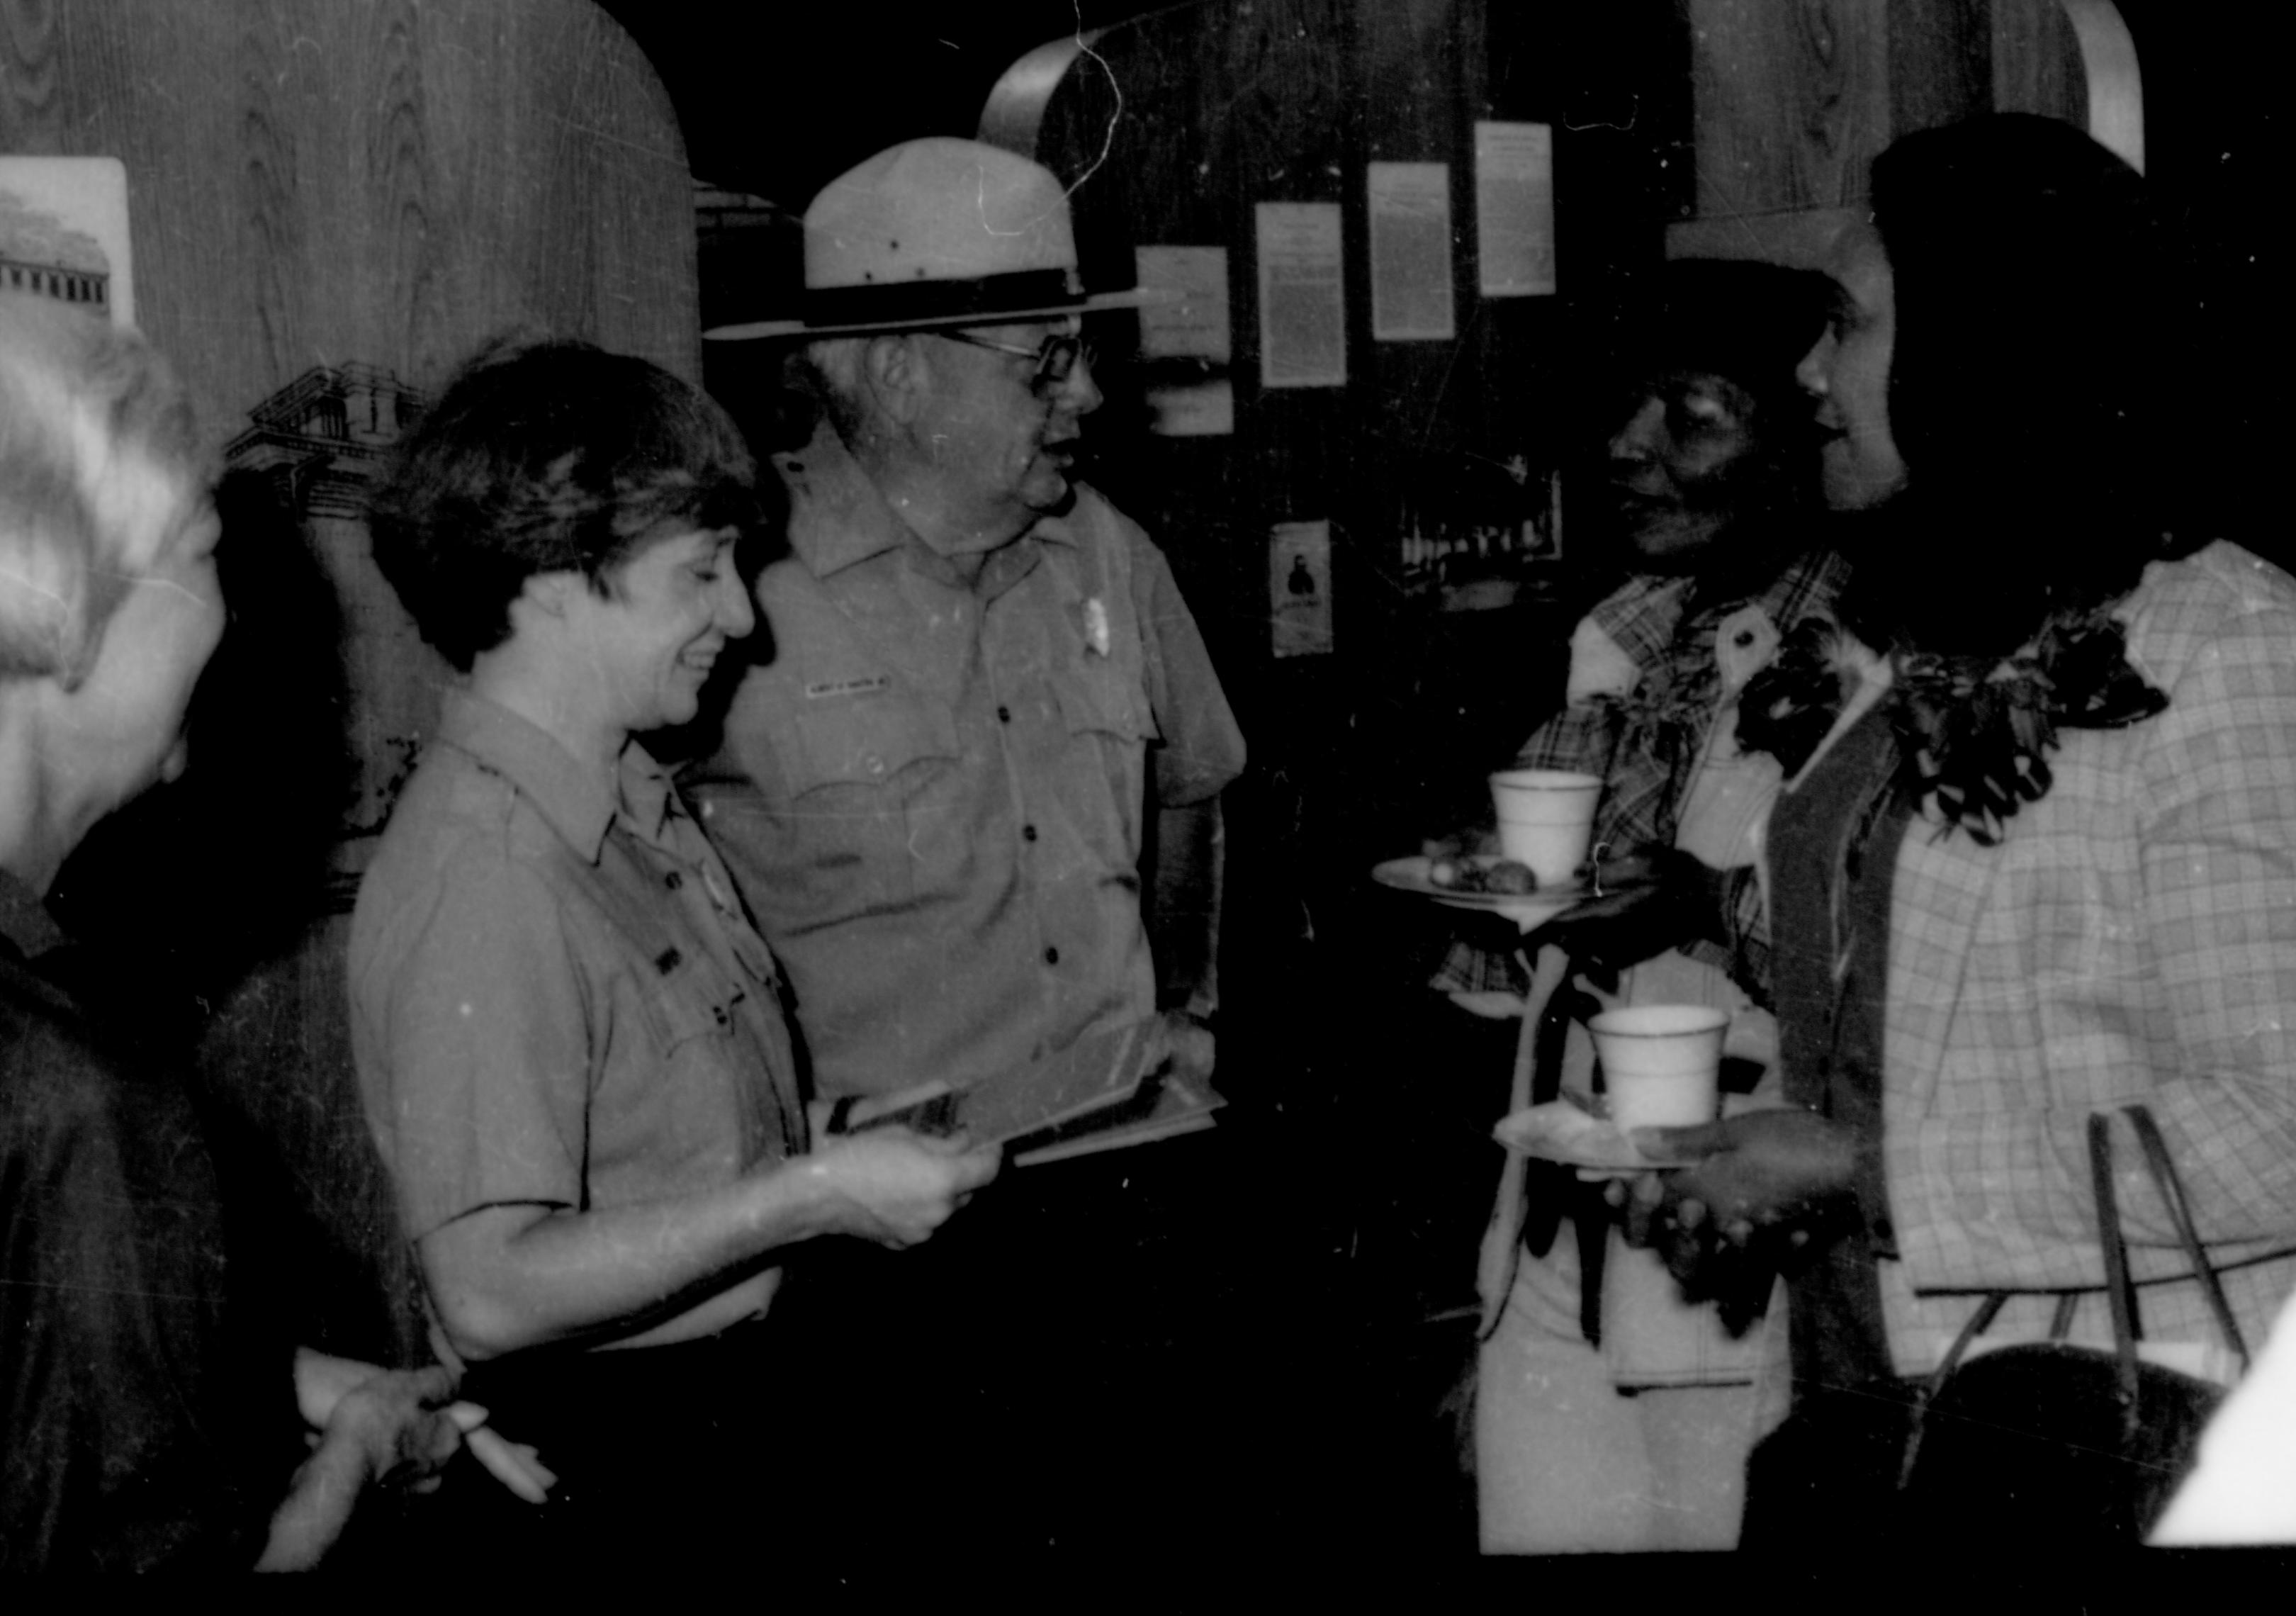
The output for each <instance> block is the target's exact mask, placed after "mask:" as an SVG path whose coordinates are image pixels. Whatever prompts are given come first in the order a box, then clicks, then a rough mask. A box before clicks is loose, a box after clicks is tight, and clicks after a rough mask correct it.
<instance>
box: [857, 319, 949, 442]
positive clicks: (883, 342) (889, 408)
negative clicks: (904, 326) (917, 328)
mask: <svg viewBox="0 0 2296 1616" xmlns="http://www.w3.org/2000/svg"><path fill="white" fill-rule="evenodd" d="M913 338H914V333H913V332H893V333H891V334H889V335H886V336H881V337H872V338H870V339H869V345H868V347H866V348H865V349H862V350H861V374H862V378H863V380H864V381H865V382H866V384H867V386H868V389H869V392H870V395H871V397H873V398H874V399H875V400H876V401H877V407H878V408H879V409H881V410H882V411H883V412H884V413H885V414H886V416H887V418H889V419H890V420H893V421H899V422H908V421H913V420H914V419H915V418H916V414H917V411H918V410H919V408H921V407H922V405H923V402H924V395H925V390H926V389H927V388H928V387H929V386H930V385H931V381H932V375H931V371H930V369H928V367H927V365H926V362H925V357H924V352H923V350H922V349H921V348H919V347H918V345H917V344H916V342H915V341H914V340H913Z"/></svg>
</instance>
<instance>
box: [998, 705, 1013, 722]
mask: <svg viewBox="0 0 2296 1616" xmlns="http://www.w3.org/2000/svg"><path fill="white" fill-rule="evenodd" d="M996 721H997V722H998V723H999V724H1010V723H1011V722H1012V721H1013V710H1012V709H1011V708H1009V707H999V708H998V709H997V710H996Z"/></svg>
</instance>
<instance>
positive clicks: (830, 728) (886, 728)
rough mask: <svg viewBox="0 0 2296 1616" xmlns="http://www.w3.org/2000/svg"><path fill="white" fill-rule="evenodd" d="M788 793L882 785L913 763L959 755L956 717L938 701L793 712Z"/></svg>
mask: <svg viewBox="0 0 2296 1616" xmlns="http://www.w3.org/2000/svg"><path fill="white" fill-rule="evenodd" d="M795 727H796V732H797V737H798V747H797V753H798V755H797V756H796V757H794V758H792V759H791V760H790V761H791V775H792V777H791V782H790V789H791V794H792V795H794V794H797V793H800V792H808V791H811V790H813V789H814V788H816V787H817V786H824V785H840V784H842V785H881V784H884V783H886V782H888V781H890V780H891V779H892V778H893V777H894V776H895V775H898V774H899V773H900V772H901V771H902V770H903V769H905V768H906V767H909V766H910V765H911V764H913V763H917V762H921V761H923V760H924V759H934V758H955V756H956V755H957V741H956V716H955V714H954V713H952V712H951V711H950V710H948V708H947V706H946V705H944V704H941V703H939V702H932V701H916V700H904V699H902V698H900V697H898V696H893V695H872V696H860V697H854V698H850V699H835V700H831V701H822V702H820V703H817V704H808V705H807V706H803V707H800V708H799V709H798V710H797V722H796V726H795Z"/></svg>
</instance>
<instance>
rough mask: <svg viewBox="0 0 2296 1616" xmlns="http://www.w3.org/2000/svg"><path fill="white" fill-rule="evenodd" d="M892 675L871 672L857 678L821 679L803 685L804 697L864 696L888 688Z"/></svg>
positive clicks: (810, 699) (808, 699) (817, 698)
mask: <svg viewBox="0 0 2296 1616" xmlns="http://www.w3.org/2000/svg"><path fill="white" fill-rule="evenodd" d="M892 687H893V679H892V676H891V675H890V674H882V673H873V674H868V675H865V676H864V677H861V678H857V679H822V680H819V681H817V682H816V683H814V684H811V685H807V686H806V687H805V699H806V700H807V701H819V700H820V699H821V698H822V697H824V696H865V695H867V694H868V693H870V692H871V691H873V690H890V689H891V688H892Z"/></svg>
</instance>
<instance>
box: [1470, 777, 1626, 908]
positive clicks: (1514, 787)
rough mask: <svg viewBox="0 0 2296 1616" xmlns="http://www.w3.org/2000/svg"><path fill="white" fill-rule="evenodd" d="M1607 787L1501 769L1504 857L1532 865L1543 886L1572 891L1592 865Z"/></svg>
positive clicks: (1498, 794) (1495, 786)
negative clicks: (1598, 808) (1598, 806)
mask: <svg viewBox="0 0 2296 1616" xmlns="http://www.w3.org/2000/svg"><path fill="white" fill-rule="evenodd" d="M1602 795H1603V782H1602V780H1601V779H1600V777H1598V776H1596V775H1573V774H1568V773H1565V772H1564V771H1562V770H1560V769H1551V768H1510V769H1502V770H1500V771H1499V772H1498V773H1497V774H1496V775H1492V776H1491V808H1492V809H1493V811H1494V812H1495V813H1497V816H1498V824H1499V854H1500V856H1501V857H1505V858H1512V859H1513V860H1514V861H1515V862H1516V863H1517V864H1521V865H1529V867H1530V873H1531V874H1533V875H1535V876H1537V877H1538V884H1539V885H1540V886H1542V887H1560V886H1568V885H1569V884H1570V882H1573V881H1575V880H1576V879H1577V878H1578V875H1579V866H1581V865H1584V864H1585V863H1586V862H1587V840H1588V838H1589V837H1591V836H1592V835H1593V833H1594V828H1595V803H1596V802H1598V801H1599V800H1601V799H1602Z"/></svg>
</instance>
